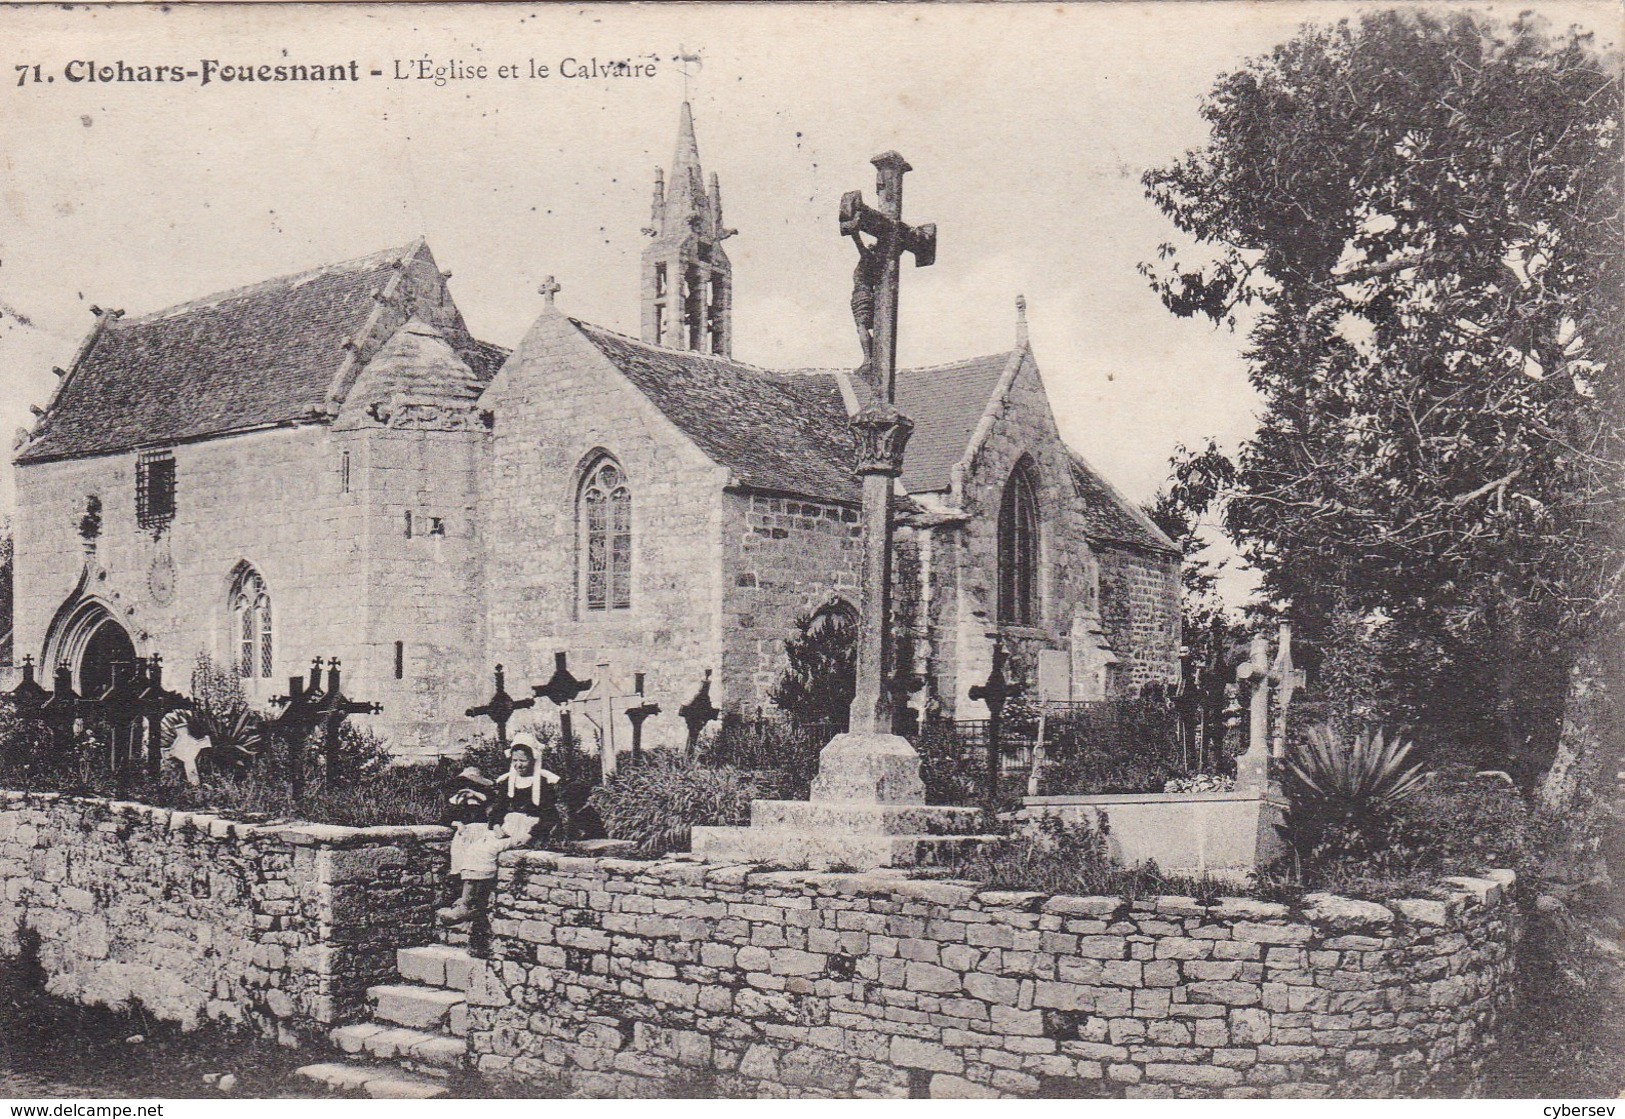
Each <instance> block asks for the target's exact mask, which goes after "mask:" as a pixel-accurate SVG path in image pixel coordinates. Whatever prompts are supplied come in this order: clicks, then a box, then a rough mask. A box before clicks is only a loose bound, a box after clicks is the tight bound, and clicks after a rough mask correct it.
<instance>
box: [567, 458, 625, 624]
mask: <svg viewBox="0 0 1625 1119" xmlns="http://www.w3.org/2000/svg"><path fill="white" fill-rule="evenodd" d="M578 516H579V519H580V530H579V532H580V535H579V539H580V549H581V557H582V563H581V572H582V600H583V602H584V603H585V606H586V608H587V609H588V610H589V611H597V610H628V609H631V606H632V491H631V490H630V489H628V488H627V484H626V475H625V474H624V473H622V471H621V467H620V464H619V463H617V462H616V461H615V460H614V459H611V458H601V459H598V460H597V461H595V462H594V463H593V465H592V466H591V467H590V468H589V469H588V470H587V475H586V477H585V479H583V481H582V485H581V502H580V507H579V512H578Z"/></svg>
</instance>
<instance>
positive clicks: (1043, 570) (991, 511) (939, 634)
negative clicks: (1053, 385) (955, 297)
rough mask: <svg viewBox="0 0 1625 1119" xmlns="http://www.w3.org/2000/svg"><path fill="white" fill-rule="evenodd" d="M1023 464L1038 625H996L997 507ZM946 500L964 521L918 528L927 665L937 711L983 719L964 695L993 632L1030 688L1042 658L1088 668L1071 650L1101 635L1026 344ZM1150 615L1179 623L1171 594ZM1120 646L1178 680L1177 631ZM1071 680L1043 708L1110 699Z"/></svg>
mask: <svg viewBox="0 0 1625 1119" xmlns="http://www.w3.org/2000/svg"><path fill="white" fill-rule="evenodd" d="M1018 465H1019V466H1020V467H1021V468H1022V469H1024V470H1025V471H1027V472H1028V476H1029V477H1030V478H1032V479H1033V481H1034V482H1035V489H1036V492H1037V499H1038V500H1037V504H1038V526H1039V547H1038V561H1039V562H1038V573H1037V574H1038V578H1037V591H1036V596H1035V597H1036V599H1037V607H1038V616H1037V617H1036V618H1035V619H1034V624H1032V625H1010V624H999V623H998V608H999V602H998V597H999V509H1000V505H1001V503H1002V502H1003V500H1004V495H1005V488H1006V486H1007V485H1008V484H1009V483H1010V480H1011V476H1012V475H1013V474H1014V473H1015V471H1016V470H1017V468H1018ZM943 496H944V500H945V501H946V503H947V505H948V506H949V507H950V508H952V509H954V510H955V511H956V513H957V514H959V515H957V516H955V517H953V518H951V519H946V520H944V521H943V522H942V523H941V524H939V525H937V526H933V527H931V528H930V529H927V530H922V535H923V534H924V533H925V532H929V535H930V537H931V539H930V541H929V543H925V542H922V543H921V544H920V547H921V549H922V551H923V552H924V553H926V554H928V555H929V560H930V562H929V585H928V587H925V588H922V590H923V591H924V592H925V593H926V594H927V595H928V601H927V603H926V607H925V609H924V611H922V616H923V617H925V618H928V619H929V624H928V629H927V633H926V643H927V648H928V650H929V652H930V654H931V657H932V659H931V660H930V661H929V662H926V663H930V664H932V665H934V667H935V672H934V673H933V674H932V675H933V684H934V692H935V697H934V698H935V699H936V701H937V703H938V704H939V705H940V706H939V710H940V711H942V712H943V713H944V714H949V715H953V716H956V717H958V718H971V719H975V718H986V717H987V707H986V705H985V704H983V703H980V702H978V701H976V700H973V699H971V698H970V689H971V688H972V687H973V686H974V685H976V684H979V683H981V682H982V681H983V680H985V679H986V678H987V674H988V672H989V671H990V670H991V668H992V652H993V650H992V646H991V644H990V643H989V642H988V640H987V632H988V631H989V630H990V629H991V628H997V629H998V631H999V632H1000V633H1001V634H1002V635H1003V637H1004V642H1005V648H1006V650H1007V652H1008V653H1009V655H1010V663H1009V668H1008V669H1007V671H1008V672H1009V673H1010V674H1011V675H1012V676H1013V677H1014V678H1015V679H1017V680H1019V681H1021V682H1023V683H1026V684H1028V685H1029V686H1034V685H1036V684H1037V683H1038V680H1039V658H1040V656H1041V654H1042V653H1043V652H1044V651H1046V650H1048V651H1054V652H1060V653H1064V654H1065V657H1066V660H1067V662H1068V664H1069V665H1070V664H1072V663H1074V662H1076V661H1079V660H1080V659H1086V658H1080V656H1079V654H1077V653H1075V652H1074V646H1075V645H1078V644H1081V643H1085V642H1088V641H1089V640H1090V637H1091V634H1092V632H1093V631H1094V630H1095V629H1097V628H1098V627H1097V626H1093V625H1091V624H1090V623H1091V622H1093V621H1097V620H1098V605H1099V595H1098V591H1099V570H1100V563H1099V560H1098V559H1097V558H1096V553H1095V549H1094V547H1093V546H1092V544H1091V541H1090V539H1089V525H1088V523H1087V520H1086V518H1085V515H1084V511H1083V509H1082V507H1081V506H1080V503H1079V502H1078V500H1077V496H1076V494H1075V492H1074V489H1073V483H1072V465H1071V461H1070V457H1069V452H1068V451H1067V448H1066V444H1065V443H1064V442H1062V440H1061V435H1060V431H1059V429H1058V428H1057V427H1056V423H1055V416H1054V413H1053V412H1052V411H1051V409H1050V404H1049V397H1048V394H1047V393H1046V392H1045V390H1044V383H1043V378H1042V377H1041V376H1040V374H1039V371H1038V365H1037V362H1036V361H1035V360H1034V359H1033V355H1032V351H1031V350H1030V349H1028V348H1026V347H1025V346H1023V347H1021V348H1020V349H1018V350H1016V351H1014V352H1013V353H1012V354H1011V357H1010V362H1009V367H1008V368H1007V370H1006V372H1005V374H1004V377H1003V378H1002V382H1001V385H1000V391H999V392H998V394H997V395H996V396H995V398H994V399H993V400H991V401H989V403H988V411H987V413H986V415H985V416H984V417H983V420H982V423H981V425H979V427H978V430H977V431H976V433H975V435H974V436H973V442H972V444H971V446H970V447H969V448H968V449H967V450H966V453H965V456H964V458H963V459H962V460H961V463H960V465H959V466H958V467H957V468H956V470H955V476H954V479H953V485H952V488H951V489H950V490H949V491H948V492H947V493H946V494H945V495H943ZM922 564H923V561H922ZM1157 606H1158V608H1159V609H1160V610H1162V611H1169V610H1171V611H1172V612H1173V613H1174V615H1175V617H1176V618H1177V612H1178V598H1177V589H1176V590H1175V593H1174V595H1173V596H1172V597H1171V598H1170V601H1169V602H1168V603H1167V604H1162V603H1159V604H1157ZM1114 636H1115V635H1114ZM1122 636H1123V637H1130V638H1136V639H1138V638H1142V637H1143V638H1144V639H1145V640H1147V641H1148V642H1149V645H1150V647H1149V648H1148V649H1146V650H1145V651H1144V652H1143V653H1141V654H1140V655H1141V656H1142V657H1143V658H1144V659H1145V660H1146V661H1147V662H1148V663H1162V664H1166V665H1171V666H1173V667H1172V671H1165V672H1164V673H1162V674H1161V675H1160V676H1158V677H1157V678H1159V679H1164V680H1172V679H1175V678H1177V673H1178V667H1177V666H1178V658H1179V634H1178V630H1177V626H1176V628H1175V629H1174V631H1173V632H1169V631H1168V630H1167V627H1166V626H1165V625H1161V626H1158V625H1152V626H1147V627H1145V628H1144V632H1143V634H1142V633H1139V632H1136V633H1128V632H1124V633H1123V634H1122ZM1069 676H1070V680H1069V685H1068V687H1067V688H1066V690H1065V694H1057V695H1048V696H1046V698H1048V699H1053V700H1072V699H1079V700H1086V699H1100V698H1104V696H1105V695H1106V689H1105V687H1104V686H1103V682H1091V681H1088V680H1086V679H1085V678H1084V675H1083V674H1082V673H1076V672H1074V673H1069ZM1149 678H1150V677H1147V679H1149ZM1143 682H1145V681H1144V680H1135V681H1134V683H1136V684H1139V683H1143Z"/></svg>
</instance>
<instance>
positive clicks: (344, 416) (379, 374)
mask: <svg viewBox="0 0 1625 1119" xmlns="http://www.w3.org/2000/svg"><path fill="white" fill-rule="evenodd" d="M484 388H485V381H484V379H483V378H482V377H481V376H480V375H479V374H478V373H476V372H475V371H474V369H473V368H472V367H471V366H470V365H469V363H468V362H467V361H466V360H464V358H463V357H462V356H460V355H459V354H458V353H457V351H456V350H454V349H453V348H452V347H451V344H450V343H449V342H447V341H446V337H445V335H444V334H442V333H441V332H440V331H438V330H436V329H435V328H434V327H432V326H430V325H429V324H428V323H426V322H424V321H423V320H422V319H417V318H414V319H412V320H410V321H409V322H407V323H406V324H405V325H403V326H402V327H401V328H400V329H399V330H397V331H396V332H395V333H394V334H392V335H391V336H390V338H389V340H388V341H387V342H385V343H384V345H383V347H382V348H380V349H379V351H378V352H377V354H375V355H374V356H373V358H372V360H371V361H369V362H368V363H367V364H366V367H365V368H364V369H363V370H362V372H361V374H360V376H359V377H357V379H356V382H355V385H354V387H353V388H351V389H350V391H349V393H348V395H347V397H346V399H345V402H344V405H343V407H342V408H341V409H340V411H339V415H338V418H337V419H336V420H335V422H334V425H333V426H334V428H335V429H339V430H344V429H349V428H355V427H366V426H370V425H382V426H387V427H397V428H403V427H404V428H419V429H442V430H473V429H476V428H478V427H480V426H481V424H480V419H479V413H478V407H477V405H478V402H479V397H480V393H481V392H482V391H483V390H484Z"/></svg>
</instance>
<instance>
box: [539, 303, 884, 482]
mask: <svg viewBox="0 0 1625 1119" xmlns="http://www.w3.org/2000/svg"><path fill="white" fill-rule="evenodd" d="M571 322H572V323H574V324H575V326H576V328H577V329H578V330H580V331H581V333H582V334H583V335H584V336H585V337H586V338H587V340H588V341H590V342H591V343H592V344H593V345H594V346H596V347H597V348H598V349H599V351H600V352H602V353H603V355H604V356H605V357H607V358H608V359H609V360H610V361H611V362H612V363H613V364H614V365H615V367H616V368H617V369H619V370H620V371H621V372H622V373H624V374H625V375H626V377H627V379H628V380H630V381H631V382H632V383H633V385H635V386H636V387H637V389H638V391H640V392H641V393H643V395H644V396H646V397H648V398H649V400H650V401H651V402H652V403H653V404H654V406H655V407H656V408H659V409H660V411H661V412H662V413H664V414H665V416H666V418H667V419H669V420H671V422H672V423H674V424H676V425H677V427H678V428H679V429H680V430H681V431H682V432H683V434H685V435H687V436H688V437H689V438H690V439H692V440H693V441H694V443H695V444H696V445H697V446H698V447H699V448H700V450H702V451H704V452H705V453H706V454H707V455H708V456H710V458H711V459H712V461H714V462H716V463H717V464H718V465H721V466H725V467H727V468H728V469H729V470H731V471H733V474H734V478H735V480H736V481H737V482H738V484H739V485H742V486H748V487H750V488H752V489H760V490H767V491H771V492H777V493H792V494H799V495H801V496H803V497H811V498H815V499H820V500H824V501H839V502H855V501H857V500H858V499H859V496H860V494H859V490H858V483H857V479H856V477H855V476H854V475H853V473H852V464H853V452H854V448H853V443H852V435H851V431H850V429H849V428H848V427H847V422H846V405H845V404H844V403H843V402H842V399H841V390H840V386H839V385H838V384H837V383H836V381H835V378H834V377H830V376H818V375H816V374H801V373H775V372H772V371H770V370H766V369H759V368H757V367H756V366H753V365H746V364H744V363H743V362H737V361H733V360H730V359H728V358H722V357H715V356H712V355H710V354H700V353H693V352H689V351H686V350H670V349H666V348H664V347H661V346H651V345H647V344H645V343H643V342H634V341H633V340H632V339H630V338H628V337H626V336H625V335H622V334H616V333H615V332H613V331H610V330H605V329H604V328H602V327H597V326H593V325H591V324H590V323H584V322H579V321H577V320H575V319H572V320H571Z"/></svg>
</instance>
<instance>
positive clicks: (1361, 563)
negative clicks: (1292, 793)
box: [1142, 11, 1625, 787]
mask: <svg viewBox="0 0 1625 1119" xmlns="http://www.w3.org/2000/svg"><path fill="white" fill-rule="evenodd" d="M1620 105H1621V83H1620V72H1619V64H1618V60H1617V58H1614V57H1604V56H1602V55H1600V54H1599V53H1598V52H1597V50H1596V49H1595V48H1594V47H1593V45H1592V43H1591V41H1590V38H1589V36H1587V35H1585V34H1583V33H1580V32H1578V31H1573V30H1571V31H1569V32H1567V33H1565V34H1562V35H1556V36H1554V35H1552V34H1550V33H1549V32H1548V31H1547V30H1546V29H1545V28H1544V27H1543V25H1542V24H1541V22H1540V21H1538V20H1537V19H1536V18H1534V17H1530V16H1524V17H1520V18H1519V19H1518V20H1516V21H1515V22H1513V23H1512V24H1510V25H1507V26H1499V25H1495V24H1492V23H1491V22H1490V21H1489V20H1488V19H1487V18H1486V17H1483V16H1479V15H1474V14H1470V13H1465V12H1451V13H1438V14H1436V13H1433V12H1430V11H1404V12H1384V13H1377V14H1372V15H1368V16H1365V17H1362V18H1361V19H1360V20H1358V21H1357V22H1352V23H1351V22H1348V21H1344V22H1341V23H1338V24H1337V25H1335V26H1332V27H1306V28H1304V29H1303V30H1302V31H1301V32H1300V33H1299V34H1298V35H1297V36H1296V37H1295V38H1294V39H1293V40H1292V41H1291V42H1289V43H1286V44H1284V45H1283V46H1280V47H1277V48H1276V49H1275V50H1274V51H1273V52H1271V53H1270V54H1269V55H1268V56H1266V57H1262V58H1258V59H1255V60H1253V61H1251V62H1249V63H1248V64H1247V65H1246V66H1245V67H1244V68H1242V69H1241V70H1239V71H1237V72H1235V73H1233V74H1228V75H1225V76H1223V77H1221V78H1220V79H1219V81H1218V83H1217V84H1216V86H1215V87H1214V89H1213V91H1212V93H1211V94H1210V95H1209V97H1208V99H1207V100H1206V102H1205V103H1204V106H1203V110H1202V111H1203V115H1204V118H1205V119H1206V120H1207V121H1208V123H1209V125H1210V126H1211V136H1210V139H1209V141H1208V142H1207V144H1206V146H1205V147H1203V148H1201V149H1199V150H1197V151H1194V152H1192V153H1190V154H1189V155H1187V156H1186V157H1185V158H1184V159H1183V160H1181V161H1179V162H1178V163H1175V164H1173V165H1171V166H1168V167H1164V168H1160V169H1156V170H1152V171H1150V172H1148V173H1147V174H1146V176H1145V178H1144V182H1145V185H1146V188H1147V193H1148V196H1149V197H1150V198H1151V199H1152V200H1153V201H1154V202H1155V203H1156V204H1157V206H1158V207H1159V208H1161V209H1162V211H1163V212H1164V213H1165V214H1166V215H1167V216H1168V217H1169V218H1170V219H1172V221H1173V223H1174V224H1175V225H1176V226H1177V227H1178V228H1179V229H1180V230H1181V231H1183V232H1184V233H1185V234H1187V235H1188V236H1189V238H1190V239H1191V240H1192V241H1193V242H1194V246H1187V248H1186V249H1185V250H1183V252H1182V251H1181V250H1176V249H1174V248H1173V247H1171V246H1163V249H1162V251H1161V254H1160V258H1159V260H1158V261H1157V262H1155V263H1152V264H1147V265H1144V266H1142V270H1143V271H1144V272H1145V273H1146V275H1147V276H1148V278H1149V279H1150V280H1151V282H1152V284H1153V287H1154V288H1155V289H1156V290H1157V291H1158V292H1159V293H1160V295H1161V296H1162V298H1163V300H1164V302H1165V304H1166V305H1167V306H1168V308H1169V309H1170V310H1171V311H1173V312H1174V313H1175V314H1178V315H1182V316H1192V315H1205V316H1207V317H1209V318H1211V319H1213V320H1214V321H1215V322H1228V323H1230V324H1231V325H1234V322H1235V315H1236V312H1237V310H1238V308H1240V307H1242V306H1243V305H1249V304H1250V305H1253V307H1254V310H1255V313H1256V320H1255V322H1254V325H1253V326H1252V330H1251V336H1250V342H1251V345H1250V348H1249V350H1248V354H1247V356H1248V360H1249V362H1250V365H1251V378H1252V382H1253V384H1254V386H1255V387H1256V388H1257V389H1258V391H1259V393H1260V394H1261V396H1262V398H1263V400H1264V405H1265V407H1264V411H1263V415H1262V416H1261V419H1260V426H1259V430H1258V433H1257V435H1256V437H1255V438H1254V439H1253V440H1252V441H1251V442H1250V443H1249V444H1247V445H1246V446H1245V447H1244V448H1243V449H1242V452H1241V455H1240V457H1239V460H1238V462H1237V479H1236V481H1237V487H1236V492H1235V494H1234V495H1233V496H1232V499H1231V500H1230V502H1229V507H1228V513H1227V524H1228V528H1229V529H1230V531H1231V532H1232V533H1233V534H1234V536H1235V537H1236V539H1237V540H1238V541H1239V542H1240V543H1241V544H1242V546H1243V547H1244V549H1245V551H1246V554H1247V555H1248V557H1249V558H1250V559H1251V561H1252V562H1253V563H1254V564H1255V565H1256V566H1257V567H1258V568H1259V569H1260V570H1261V572H1262V574H1263V577H1264V587H1265V590H1266V592H1267V593H1268V594H1269V595H1270V597H1271V598H1272V599H1273V600H1275V601H1276V602H1277V603H1280V604H1283V605H1289V606H1290V612H1291V616H1292V617H1293V620H1294V621H1295V622H1297V623H1298V624H1299V627H1300V632H1306V633H1307V634H1308V635H1310V636H1311V638H1312V637H1313V635H1314V634H1315V632H1316V629H1317V627H1320V628H1324V627H1325V626H1326V625H1327V623H1328V619H1330V618H1331V617H1332V615H1333V614H1334V612H1335V609H1336V605H1337V603H1339V602H1343V603H1346V604H1347V605H1348V606H1349V607H1350V608H1352V609H1354V610H1356V611H1358V612H1360V614H1361V616H1362V617H1363V618H1364V619H1365V620H1367V621H1368V622H1372V623H1374V624H1376V625H1378V626H1380V627H1381V628H1382V629H1384V630H1386V631H1387V632H1386V635H1385V640H1386V641H1388V642H1389V643H1390V644H1395V645H1398V646H1404V647H1407V648H1411V649H1413V650H1416V651H1418V655H1419V656H1420V655H1421V653H1422V652H1423V651H1428V650H1431V654H1430V655H1429V656H1428V657H1425V658H1423V662H1424V663H1425V664H1426V666H1427V667H1428V669H1430V671H1427V672H1425V673H1424V676H1425V677H1426V678H1424V679H1419V680H1416V681H1413V686H1414V688H1415V691H1416V695H1415V697H1414V698H1415V700H1416V703H1417V705H1418V707H1419V709H1420V710H1422V711H1423V712H1424V713H1426V714H1427V716H1428V717H1431V718H1435V719H1437V720H1439V721H1441V722H1442V721H1443V720H1444V719H1445V716H1446V714H1447V712H1448V711H1449V709H1450V708H1452V707H1457V708H1459V707H1460V706H1461V705H1462V704H1463V702H1464V701H1467V702H1472V701H1475V700H1478V699H1479V697H1482V704H1481V707H1480V709H1478V710H1475V711H1472V712H1470V713H1469V715H1470V716H1471V717H1470V718H1468V719H1467V720H1465V721H1458V723H1457V725H1456V727H1455V731H1456V734H1457V737H1458V738H1462V739H1478V740H1480V741H1487V742H1488V743H1489V744H1490V746H1491V749H1490V751H1489V753H1490V758H1489V759H1486V760H1498V761H1500V762H1501V763H1502V764H1504V765H1506V766H1508V767H1509V768H1511V769H1512V770H1513V771H1514V772H1515V773H1516V774H1517V775H1518V776H1519V778H1520V780H1521V781H1522V783H1524V784H1525V786H1526V787H1528V786H1530V785H1532V784H1533V783H1534V781H1535V780H1536V779H1538V777H1539V776H1540V774H1541V772H1542V771H1543V770H1544V769H1545V767H1546V766H1547V765H1548V764H1549V763H1550V759H1551V758H1552V756H1553V753H1554V751H1555V749H1556V743H1557V737H1558V730H1559V727H1560V725H1561V713H1562V704H1563V697H1564V695H1565V690H1566V687H1567V685H1568V681H1569V670H1570V668H1571V667H1572V666H1573V665H1574V663H1575V662H1576V660H1577V659H1578V658H1579V656H1580V654H1581V651H1582V650H1584V649H1586V648H1588V647H1591V648H1595V647H1598V646H1599V645H1605V644H1607V645H1612V644H1613V643H1617V642H1618V639H1619V633H1620V620H1621V589H1622V583H1625V563H1622V556H1625V517H1622V516H1621V511H1622V510H1625V504H1621V502H1622V499H1625V484H1622V479H1625V453H1622V446H1625V431H1622V425H1625V407H1622V405H1625V391H1622V379H1621V374H1620V368H1619V364H1618V358H1617V355H1618V352H1619V348H1620V343H1621V336H1620V332H1621V328H1622V324H1625V314H1622V307H1621V292H1622V289H1625V271H1622V263H1625V261H1622V254H1621V252H1620V237H1621V233H1622V219H1621V190H1620V186H1621V184H1620V150H1621V149H1620V144H1621V134H1620ZM1192 251H1194V252H1197V253H1199V254H1201V255H1202V256H1203V259H1202V261H1201V262H1200V263H1198V264H1187V263H1182V262H1181V260H1180V258H1181V256H1182V255H1188V254H1189V253H1190V252H1192ZM1602 659H1603V661H1604V662H1605V663H1610V664H1612V665H1615V666H1617V665H1618V664H1619V663H1620V661H1619V657H1618V656H1613V657H1604V658H1602Z"/></svg>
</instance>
